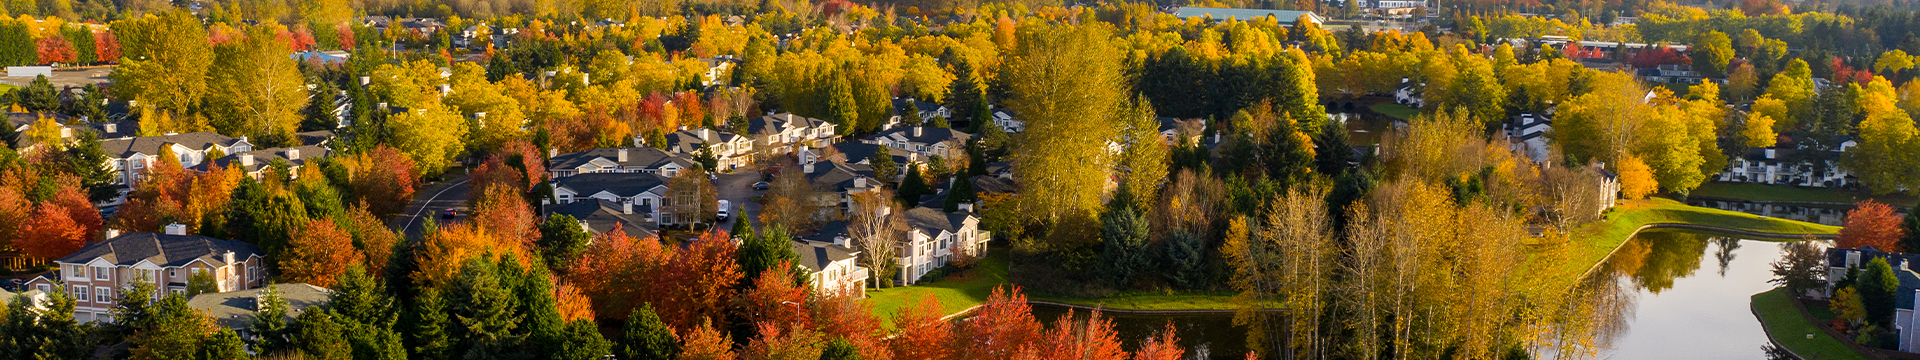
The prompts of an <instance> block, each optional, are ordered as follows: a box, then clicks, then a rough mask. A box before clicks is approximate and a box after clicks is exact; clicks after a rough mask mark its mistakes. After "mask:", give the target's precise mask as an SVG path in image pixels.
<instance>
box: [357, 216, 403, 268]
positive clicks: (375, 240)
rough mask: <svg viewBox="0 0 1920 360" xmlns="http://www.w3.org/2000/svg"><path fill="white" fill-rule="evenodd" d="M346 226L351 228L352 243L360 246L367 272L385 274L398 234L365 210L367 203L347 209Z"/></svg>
mask: <svg viewBox="0 0 1920 360" xmlns="http://www.w3.org/2000/svg"><path fill="white" fill-rule="evenodd" d="M346 221H347V226H348V227H349V228H350V229H353V230H352V231H353V244H354V246H355V247H358V248H360V254H361V255H363V257H364V258H366V266H367V273H370V274H373V275H374V276H382V275H383V274H385V272H384V271H385V268H386V265H387V261H388V260H390V259H392V258H393V246H394V244H397V243H399V242H400V234H398V233H395V232H393V230H390V229H388V228H387V223H386V222H385V221H381V220H380V217H378V216H374V215H373V213H372V212H370V211H368V210H367V203H366V202H364V201H363V202H360V203H359V204H357V205H354V206H353V207H352V208H350V209H347V219H346Z"/></svg>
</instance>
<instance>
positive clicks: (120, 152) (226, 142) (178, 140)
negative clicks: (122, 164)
mask: <svg viewBox="0 0 1920 360" xmlns="http://www.w3.org/2000/svg"><path fill="white" fill-rule="evenodd" d="M242 141H245V139H239V138H232V137H227V136H226V135H220V134H218V133H213V132H192V133H185V134H173V135H162V136H146V137H137V138H127V139H112V140H105V141H101V142H100V149H101V150H105V151H106V153H107V155H108V156H112V157H115V158H126V157H129V156H133V154H135V153H140V154H147V155H160V148H162V147H165V146H167V144H180V145H182V146H186V147H187V148H190V149H206V148H208V147H211V146H214V145H219V146H223V147H230V146H233V145H234V144H238V143H240V142H242Z"/></svg>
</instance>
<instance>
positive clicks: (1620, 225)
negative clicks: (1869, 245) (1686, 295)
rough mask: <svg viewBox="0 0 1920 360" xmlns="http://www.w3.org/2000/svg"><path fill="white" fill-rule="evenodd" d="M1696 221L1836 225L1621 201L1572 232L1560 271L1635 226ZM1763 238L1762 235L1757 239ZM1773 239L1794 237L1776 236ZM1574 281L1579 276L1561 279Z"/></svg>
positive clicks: (1757, 226) (1761, 228)
mask: <svg viewBox="0 0 1920 360" xmlns="http://www.w3.org/2000/svg"><path fill="white" fill-rule="evenodd" d="M1673 223H1678V224H1695V225H1707V226H1715V227H1721V228H1728V229H1735V230H1747V231H1758V232H1768V233H1778V234H1835V233H1839V232H1840V227H1838V226H1828V225H1820V224H1814V223H1809V222H1802V221H1794V220H1788V219H1780V218H1771V217H1764V216H1759V215H1753V214H1748V213H1743V212H1737V211H1729V210H1720V209H1710V208H1703V207H1698V206H1690V205H1687V204H1681V203H1680V202H1678V201H1673V200H1672V199H1665V198H1652V199H1647V200H1628V201H1623V202H1622V203H1621V204H1620V205H1619V206H1615V207H1614V208H1613V209H1611V210H1608V211H1607V214H1606V215H1605V216H1604V217H1603V219H1601V221H1596V222H1594V223H1591V224H1587V226H1586V227H1584V228H1581V229H1580V230H1578V231H1575V232H1574V233H1573V239H1572V240H1573V242H1574V243H1575V244H1576V245H1575V247H1574V248H1573V249H1571V251H1572V252H1573V253H1572V254H1570V255H1571V257H1570V258H1569V259H1567V260H1568V261H1566V262H1565V263H1562V264H1561V266H1562V268H1561V269H1560V270H1561V272H1560V273H1564V274H1570V275H1569V276H1574V277H1578V276H1581V275H1583V274H1585V273H1586V271H1587V269H1591V268H1593V266H1594V264H1598V263H1600V261H1601V260H1605V259H1606V258H1607V254H1609V253H1612V252H1613V249H1615V248H1618V247H1620V244H1623V243H1626V242H1627V239H1628V238H1630V237H1632V236H1633V232H1634V230H1637V229H1639V228H1640V227H1641V226H1645V225H1648V224H1673ZM1756 240H1762V239H1756ZM1775 240H1795V239H1793V238H1788V239H1775ZM1564 280H1567V281H1577V280H1579V279H1564Z"/></svg>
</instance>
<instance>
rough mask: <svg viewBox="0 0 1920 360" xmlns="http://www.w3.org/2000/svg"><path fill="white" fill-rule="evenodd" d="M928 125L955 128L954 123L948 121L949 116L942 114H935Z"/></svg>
mask: <svg viewBox="0 0 1920 360" xmlns="http://www.w3.org/2000/svg"><path fill="white" fill-rule="evenodd" d="M927 126H932V127H937V128H941V129H949V128H953V124H952V123H948V122H947V117H945V116H940V115H934V116H933V121H929V122H928V125H927Z"/></svg>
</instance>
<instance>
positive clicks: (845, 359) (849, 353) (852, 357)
mask: <svg viewBox="0 0 1920 360" xmlns="http://www.w3.org/2000/svg"><path fill="white" fill-rule="evenodd" d="M820 360H860V348H857V347H854V346H853V343H851V342H847V338H833V340H831V341H827V346H826V348H823V349H821V350H820Z"/></svg>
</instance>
